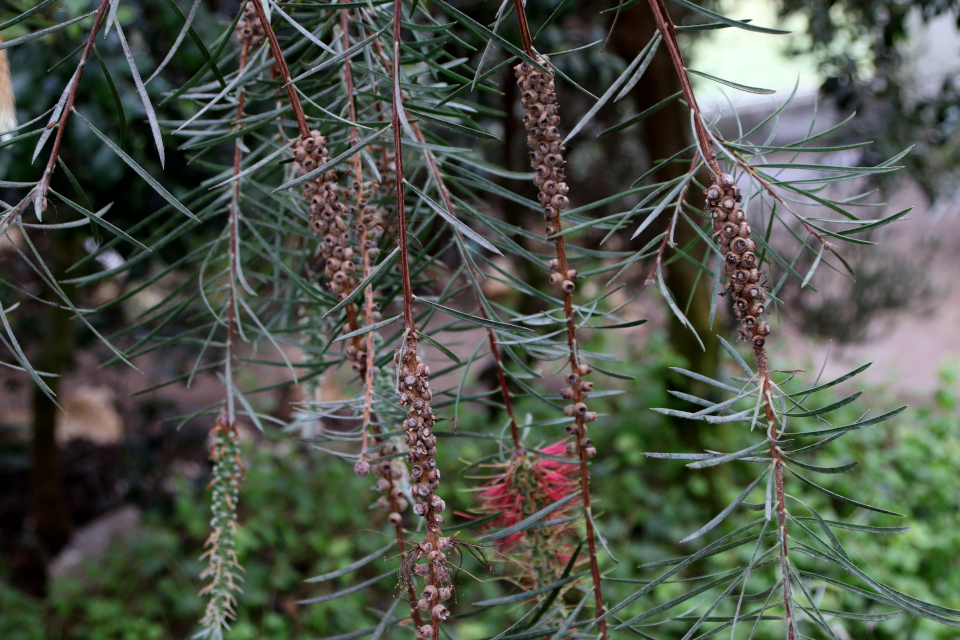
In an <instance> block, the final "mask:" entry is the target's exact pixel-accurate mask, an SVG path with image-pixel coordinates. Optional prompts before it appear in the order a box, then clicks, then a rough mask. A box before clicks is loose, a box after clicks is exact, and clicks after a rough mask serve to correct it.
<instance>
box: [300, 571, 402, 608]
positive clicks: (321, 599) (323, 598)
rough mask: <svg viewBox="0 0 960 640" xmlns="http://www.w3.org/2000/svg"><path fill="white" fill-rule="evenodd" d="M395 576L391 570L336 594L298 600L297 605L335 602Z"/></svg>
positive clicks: (394, 572)
mask: <svg viewBox="0 0 960 640" xmlns="http://www.w3.org/2000/svg"><path fill="white" fill-rule="evenodd" d="M396 574H397V572H396V571H395V570H394V569H391V570H390V571H387V572H386V573H381V574H380V575H379V576H376V577H374V578H370V579H369V580H366V581H364V582H360V583H358V584H355V585H353V586H352V587H347V588H346V589H342V590H340V591H337V592H335V593H330V594H328V595H325V596H320V597H318V598H308V599H306V600H300V601H299V602H298V603H297V604H320V603H321V602H330V601H331V600H337V599H339V598H342V597H343V596H348V595H350V594H351V593H356V592H357V591H363V590H364V589H366V588H367V587H369V586H371V585H374V584H377V583H378V582H380V581H381V580H383V579H384V578H386V577H388V576H396Z"/></svg>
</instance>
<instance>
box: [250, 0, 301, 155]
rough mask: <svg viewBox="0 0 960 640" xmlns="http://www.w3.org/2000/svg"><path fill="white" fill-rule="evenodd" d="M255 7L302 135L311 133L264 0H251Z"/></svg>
mask: <svg viewBox="0 0 960 640" xmlns="http://www.w3.org/2000/svg"><path fill="white" fill-rule="evenodd" d="M251 2H252V3H253V8H254V10H255V11H256V12H257V17H258V18H260V22H261V23H262V24H263V30H264V33H265V34H266V36H267V40H268V41H269V42H270V51H272V52H273V59H274V60H276V61H277V67H278V68H279V69H280V77H281V78H282V79H283V86H284V88H285V89H286V90H287V97H288V98H289V99H290V107H291V108H292V109H293V115H294V117H296V119H297V127H298V128H299V129H300V135H301V136H307V135H309V134H310V128H309V127H307V118H306V116H305V115H304V113H303V107H302V106H301V105H300V98H299V96H297V89H296V87H294V86H293V82H292V79H291V77H290V69H289V68H287V61H286V60H284V59H283V52H282V51H281V50H280V43H279V42H277V36H276V34H275V33H274V32H273V27H272V26H270V20H269V18H267V12H266V11H264V10H263V4H262V0H251Z"/></svg>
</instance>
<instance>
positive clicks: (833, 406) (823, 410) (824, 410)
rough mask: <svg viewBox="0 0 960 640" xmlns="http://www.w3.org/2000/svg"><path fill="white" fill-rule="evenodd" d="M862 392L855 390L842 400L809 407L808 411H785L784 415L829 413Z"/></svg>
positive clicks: (808, 415) (790, 416)
mask: <svg viewBox="0 0 960 640" xmlns="http://www.w3.org/2000/svg"><path fill="white" fill-rule="evenodd" d="M862 394H863V392H862V391H857V392H856V393H854V394H851V395H849V396H847V397H846V398H844V399H842V400H837V401H836V402H834V403H832V404H828V405H827V406H825V407H821V408H819V409H811V410H810V411H798V412H796V413H786V414H784V415H785V416H787V417H788V418H809V417H811V416H820V415H823V414H825V413H830V412H831V411H836V410H837V409H839V408H840V407H845V406H847V405H848V404H850V403H851V402H853V401H854V400H856V399H857V398H859V397H860V396H861V395H862Z"/></svg>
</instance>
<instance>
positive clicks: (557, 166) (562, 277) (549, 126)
mask: <svg viewBox="0 0 960 640" xmlns="http://www.w3.org/2000/svg"><path fill="white" fill-rule="evenodd" d="M514 6H515V7H516V10H517V14H518V16H520V15H521V14H523V12H524V10H523V3H522V2H519V1H517V2H516V3H515V5H514ZM520 24H521V28H523V27H524V26H526V25H527V20H526V17H525V16H523V17H521V18H520ZM528 37H529V28H527V34H526V38H528ZM530 51H531V52H532V47H531V49H530ZM534 59H535V60H536V62H537V63H538V64H539V65H540V66H541V67H543V68H544V69H546V73H544V72H541V71H539V70H538V69H537V68H536V67H534V66H533V65H531V64H529V63H527V62H521V63H520V64H519V65H517V66H516V67H515V71H516V74H517V84H518V85H519V86H520V89H521V91H523V97H522V103H523V106H524V108H525V109H526V111H527V113H526V115H525V116H524V119H523V122H524V125H525V126H526V128H527V132H528V135H527V143H528V144H529V146H530V147H531V149H532V153H531V165H532V166H533V168H534V171H535V176H534V184H536V185H537V187H538V188H539V191H540V193H539V194H538V199H539V201H540V204H541V207H542V208H543V216H544V219H545V220H546V223H547V226H546V235H547V237H548V238H549V239H553V241H554V247H555V249H556V255H557V257H556V259H554V260H551V261H550V270H551V271H552V273H551V274H550V282H551V284H553V285H555V286H557V287H559V289H560V291H561V293H562V295H563V313H564V318H565V324H566V329H567V331H566V333H567V347H568V348H569V350H570V356H569V361H570V369H569V373H568V374H567V376H566V381H567V384H568V385H569V386H567V387H566V388H564V389H562V390H561V395H562V396H563V397H564V398H565V399H568V400H570V401H571V404H569V405H567V406H566V407H564V414H565V415H567V416H569V417H571V418H573V419H574V423H573V424H571V425H569V426H568V427H567V432H568V433H570V434H571V435H573V436H574V438H575V442H573V443H571V448H572V451H571V453H574V452H575V453H576V454H577V456H578V457H579V459H580V491H581V494H582V500H583V509H584V512H585V514H586V533H587V549H588V552H589V556H590V573H591V577H592V579H593V591H594V600H595V606H596V618H597V619H600V618H602V616H603V614H604V610H605V608H604V603H603V594H602V588H601V581H602V577H601V575H600V565H599V562H598V559H597V543H596V533H595V532H594V522H593V515H592V513H591V504H590V471H589V465H588V463H587V461H588V460H589V459H590V458H592V457H594V456H595V455H596V453H597V451H596V449H595V448H594V446H593V441H592V440H591V439H590V438H589V437H587V423H589V422H592V421H594V420H596V419H597V414H596V412H594V411H589V410H588V407H587V404H586V400H587V396H588V394H589V392H591V391H592V390H593V383H592V382H587V381H585V380H583V378H584V377H585V376H587V375H588V374H589V373H590V372H591V371H592V368H591V367H590V365H589V364H587V363H585V362H581V359H580V353H579V343H578V340H577V323H576V318H575V316H574V310H573V292H574V290H575V289H576V284H575V283H574V281H575V280H576V279H577V277H578V274H577V271H576V269H571V268H570V266H569V264H568V262H567V251H566V242H565V237H564V236H563V235H562V234H561V232H562V230H563V222H562V218H561V215H560V214H561V212H562V211H563V209H565V208H566V207H567V205H568V204H569V199H568V198H567V195H566V194H567V191H568V187H567V183H566V182H565V173H564V169H563V165H564V164H565V160H564V158H563V150H564V147H563V143H562V142H561V137H560V130H559V128H558V125H559V124H560V115H559V112H558V105H557V95H556V91H555V87H554V75H553V71H552V67H551V65H550V61H549V60H547V58H546V57H545V56H541V55H536V54H535V53H534ZM598 628H599V629H600V634H601V638H602V639H603V640H606V639H607V637H608V633H607V621H606V619H600V621H599V623H598Z"/></svg>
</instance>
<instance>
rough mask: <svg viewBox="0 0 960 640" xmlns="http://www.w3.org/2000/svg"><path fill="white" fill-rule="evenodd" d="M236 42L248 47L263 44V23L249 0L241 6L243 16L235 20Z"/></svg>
mask: <svg viewBox="0 0 960 640" xmlns="http://www.w3.org/2000/svg"><path fill="white" fill-rule="evenodd" d="M236 30H237V42H239V43H240V44H245V45H247V46H248V47H250V48H253V47H259V46H260V45H261V44H263V35H264V31H263V24H262V23H261V22H260V18H259V17H258V16H257V12H256V10H255V9H254V8H253V5H251V4H250V3H249V2H248V3H246V4H245V5H244V7H243V17H242V18H240V19H239V20H238V21H237V27H236Z"/></svg>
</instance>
